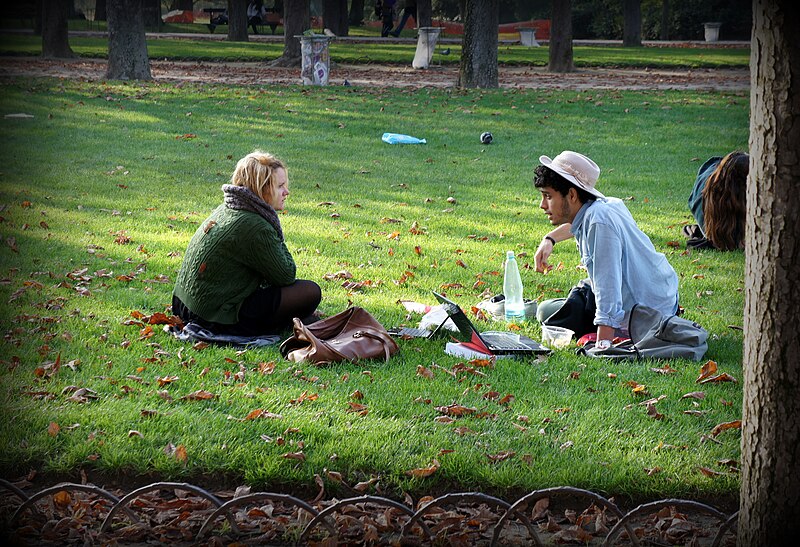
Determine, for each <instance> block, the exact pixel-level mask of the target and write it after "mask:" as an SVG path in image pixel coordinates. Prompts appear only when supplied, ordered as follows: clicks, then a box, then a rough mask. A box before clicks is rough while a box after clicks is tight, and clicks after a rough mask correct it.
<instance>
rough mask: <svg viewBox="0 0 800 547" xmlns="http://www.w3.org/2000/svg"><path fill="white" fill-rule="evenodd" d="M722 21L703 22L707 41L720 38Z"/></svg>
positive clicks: (714, 40)
mask: <svg viewBox="0 0 800 547" xmlns="http://www.w3.org/2000/svg"><path fill="white" fill-rule="evenodd" d="M721 26H722V23H703V27H705V31H706V35H705V37H706V42H716V41H717V40H719V27H721Z"/></svg>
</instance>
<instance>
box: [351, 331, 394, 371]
mask: <svg viewBox="0 0 800 547" xmlns="http://www.w3.org/2000/svg"><path fill="white" fill-rule="evenodd" d="M362 336H366V337H367V338H372V339H373V340H378V341H379V342H380V343H381V344H382V345H383V352H384V354H385V356H386V362H387V363H388V362H389V358H390V357H391V356H392V354H391V353H390V352H389V348H390V347H391V345H390V344H388V343H387V342H386V339H385V338H384V337H383V336H381V335H379V334H375V333H374V332H370V331H368V330H359V331H356V332H354V333H353V338H360V337H362ZM392 343H394V341H392Z"/></svg>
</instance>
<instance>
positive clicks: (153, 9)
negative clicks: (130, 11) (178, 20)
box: [142, 0, 162, 30]
mask: <svg viewBox="0 0 800 547" xmlns="http://www.w3.org/2000/svg"><path fill="white" fill-rule="evenodd" d="M143 3H144V5H143V7H142V17H143V20H144V27H145V28H147V29H152V30H158V29H159V28H160V27H161V23H162V21H161V0H144V2H143Z"/></svg>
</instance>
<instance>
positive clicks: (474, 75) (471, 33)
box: [458, 0, 500, 87]
mask: <svg viewBox="0 0 800 547" xmlns="http://www.w3.org/2000/svg"><path fill="white" fill-rule="evenodd" d="M499 13H500V9H499V0H467V5H466V12H465V14H464V39H463V42H462V46H461V66H460V67H459V71H458V86H459V87H497V34H498V32H499V30H500V28H499V26H500V22H499V18H500V16H499Z"/></svg>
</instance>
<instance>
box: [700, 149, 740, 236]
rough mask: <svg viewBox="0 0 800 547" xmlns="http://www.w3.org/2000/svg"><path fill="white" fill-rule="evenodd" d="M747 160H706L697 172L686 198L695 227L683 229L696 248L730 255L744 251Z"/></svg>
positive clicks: (733, 157) (734, 154) (735, 155)
mask: <svg viewBox="0 0 800 547" xmlns="http://www.w3.org/2000/svg"><path fill="white" fill-rule="evenodd" d="M749 172H750V156H748V155H747V154H745V153H744V152H731V153H730V154H727V155H726V156H725V157H721V156H715V157H713V158H710V159H708V160H707V161H706V162H705V163H704V164H703V165H702V166H701V167H700V169H699V170H698V171H697V178H696V179H695V182H694V188H693V189H692V193H691V195H690V196H689V210H690V211H691V212H692V216H694V219H695V221H696V222H697V224H696V225H693V226H686V227H684V234H685V235H686V236H688V237H689V238H690V239H689V241H688V242H687V245H689V246H690V247H695V248H706V249H719V250H721V251H733V250H735V249H743V248H744V226H745V213H746V201H747V199H746V194H745V190H746V187H747V174H748V173H749Z"/></svg>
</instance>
